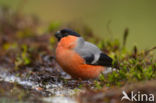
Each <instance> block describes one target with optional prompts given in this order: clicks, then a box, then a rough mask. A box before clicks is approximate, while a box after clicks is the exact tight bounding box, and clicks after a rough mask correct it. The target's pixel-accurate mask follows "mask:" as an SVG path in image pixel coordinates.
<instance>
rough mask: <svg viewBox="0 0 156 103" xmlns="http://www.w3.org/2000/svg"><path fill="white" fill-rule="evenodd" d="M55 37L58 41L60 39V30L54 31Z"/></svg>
mask: <svg viewBox="0 0 156 103" xmlns="http://www.w3.org/2000/svg"><path fill="white" fill-rule="evenodd" d="M55 37H56V38H57V39H58V41H60V39H61V37H62V35H61V32H60V31H57V32H56V33H55Z"/></svg>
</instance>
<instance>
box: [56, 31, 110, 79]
mask: <svg viewBox="0 0 156 103" xmlns="http://www.w3.org/2000/svg"><path fill="white" fill-rule="evenodd" d="M55 37H56V38H57V40H58V43H57V47H56V51H55V54H56V61H57V63H58V64H59V65H60V66H61V68H62V69H63V70H64V71H65V72H66V73H68V74H69V75H71V76H72V77H73V78H75V79H95V78H98V77H99V75H100V73H101V72H105V73H107V72H109V71H111V70H112V69H110V68H109V69H107V67H111V66H112V58H111V57H109V56H108V55H106V54H105V53H103V52H102V51H101V50H100V49H99V48H98V47H97V46H96V45H94V44H92V43H90V42H88V41H85V40H84V38H83V37H81V35H80V34H79V33H77V32H75V31H73V30H72V29H61V30H59V31H57V32H56V33H55Z"/></svg>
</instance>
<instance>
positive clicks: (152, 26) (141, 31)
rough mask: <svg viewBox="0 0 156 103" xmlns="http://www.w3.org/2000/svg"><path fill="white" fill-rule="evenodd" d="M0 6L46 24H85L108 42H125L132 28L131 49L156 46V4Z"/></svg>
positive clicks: (83, 0)
mask: <svg viewBox="0 0 156 103" xmlns="http://www.w3.org/2000/svg"><path fill="white" fill-rule="evenodd" d="M23 4H24V5H23ZM0 5H7V6H9V7H11V8H12V9H14V10H17V9H21V11H22V13H24V14H27V15H29V14H33V15H37V16H39V18H40V19H41V20H43V21H45V22H52V21H57V22H61V23H68V22H71V21H78V22H79V21H80V22H84V23H85V24H87V25H88V26H89V27H90V28H91V29H92V30H93V31H94V34H96V35H98V36H99V37H102V38H106V39H107V38H110V37H112V36H110V35H113V38H118V39H120V40H122V35H123V33H124V30H125V28H129V32H130V35H129V37H128V42H127V45H128V48H129V49H131V48H132V46H133V45H137V46H138V48H139V49H143V48H151V47H153V46H156V40H155V39H156V0H0Z"/></svg>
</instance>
